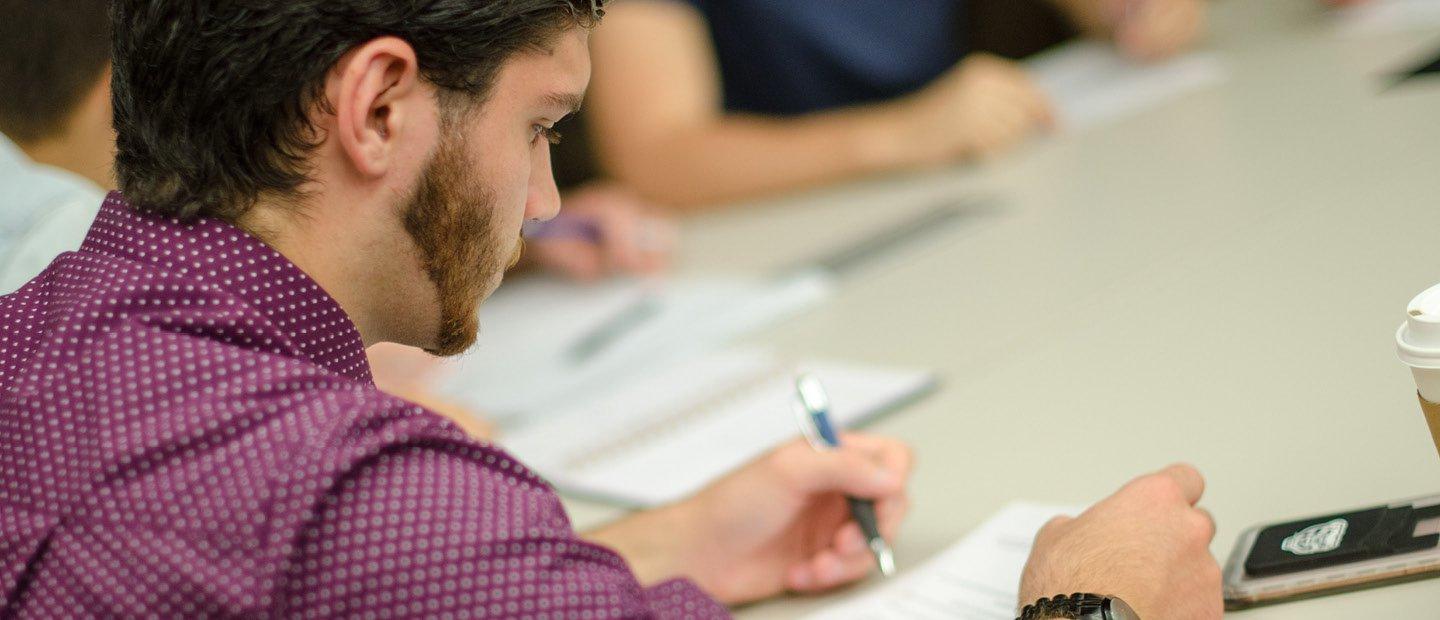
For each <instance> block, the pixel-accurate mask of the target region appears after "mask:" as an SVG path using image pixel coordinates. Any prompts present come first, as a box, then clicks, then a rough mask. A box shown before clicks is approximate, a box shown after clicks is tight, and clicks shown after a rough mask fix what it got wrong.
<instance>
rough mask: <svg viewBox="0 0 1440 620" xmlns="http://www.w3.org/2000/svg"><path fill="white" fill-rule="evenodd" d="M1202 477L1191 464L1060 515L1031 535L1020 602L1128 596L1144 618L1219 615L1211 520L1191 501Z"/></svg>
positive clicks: (1200, 487)
mask: <svg viewBox="0 0 1440 620" xmlns="http://www.w3.org/2000/svg"><path fill="white" fill-rule="evenodd" d="M1204 490H1205V480H1204V478H1202V477H1201V476H1200V473H1199V472H1197V471H1195V469H1194V468H1192V467H1190V466H1188V465H1172V466H1170V467H1168V468H1166V469H1164V470H1162V471H1160V472H1158V473H1155V474H1151V475H1148V476H1144V477H1141V478H1138V479H1136V480H1134V481H1132V482H1131V483H1129V484H1127V485H1125V487H1124V488H1122V489H1120V491H1119V492H1118V493H1116V494H1115V495H1112V496H1110V497H1109V498H1107V499H1105V500H1104V501H1101V502H1100V503H1098V504H1096V505H1094V506H1093V507H1091V508H1090V509H1089V510H1087V511H1085V513H1084V514H1082V515H1080V516H1079V517H1078V518H1073V519H1072V518H1069V517H1057V518H1055V519H1054V520H1052V521H1050V523H1048V524H1046V525H1045V527H1044V529H1042V530H1040V533H1039V534H1038V535H1037V536H1036V537H1035V547H1034V549H1033V550H1032V551H1031V553H1030V561H1029V563H1027V564H1026V566H1025V574H1024V576H1023V577H1022V579H1021V581H1020V605H1021V606H1022V607H1023V606H1024V605H1028V604H1031V603H1034V602H1035V601H1036V600H1037V599H1039V598H1042V597H1049V596H1053V595H1056V594H1068V593H1071V592H1092V593H1095V594H1101V595H1108V596H1118V597H1120V598H1122V599H1125V602H1127V603H1129V604H1130V606H1131V607H1133V608H1134V609H1135V611H1136V612H1137V613H1139V614H1140V617H1141V618H1175V619H1177V620H1192V619H1210V618H1219V617H1220V615H1221V612H1222V611H1223V608H1224V603H1223V601H1222V598H1221V588H1220V566H1219V565H1218V564H1217V563H1216V562H1215V558H1214V557H1213V556H1211V555H1210V540H1211V539H1212V538H1213V537H1214V536H1215V523H1214V521H1212V520H1211V518H1210V514H1209V513H1208V512H1206V511H1205V510H1204V509H1202V508H1197V507H1196V506H1195V503H1196V502H1198V501H1200V495H1201V493H1203V492H1204Z"/></svg>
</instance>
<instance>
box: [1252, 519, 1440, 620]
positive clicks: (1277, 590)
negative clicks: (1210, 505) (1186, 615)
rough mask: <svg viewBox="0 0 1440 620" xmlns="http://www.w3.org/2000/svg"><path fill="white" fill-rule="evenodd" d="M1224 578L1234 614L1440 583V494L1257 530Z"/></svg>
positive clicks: (1259, 526) (1263, 527) (1271, 525)
mask: <svg viewBox="0 0 1440 620" xmlns="http://www.w3.org/2000/svg"><path fill="white" fill-rule="evenodd" d="M1224 576H1225V608H1226V609H1230V610H1236V609H1245V608H1248V607H1256V606H1259V605H1269V604H1273V603H1281V602H1285V601H1292V600H1297V599H1302V598H1311V597H1316V596H1324V595H1326V594H1336V593H1339V592H1349V591H1352V590H1361V589H1365V588H1373V587H1376V586H1381V585H1385V584H1390V583H1398V582H1402V581H1413V580H1417V579H1425V578H1429V577H1440V495H1435V496H1430V497H1422V498H1417V499H1411V500H1403V501H1398V502H1393V503H1390V504H1386V505H1384V506H1371V507H1368V508H1359V509H1355V510H1349V511H1345V512H1340V513H1334V514H1328V515H1320V516H1316V517H1310V518H1306V519H1295V520H1292V521H1286V522H1284V523H1274V524H1267V525H1257V526H1255V527H1252V528H1250V529H1248V530H1245V531H1244V532H1243V533H1241V535H1240V539H1239V540H1238V541H1237V542H1236V544H1235V550H1234V551H1233V552H1231V554H1230V559H1229V560H1227V561H1226V563H1225V571H1224Z"/></svg>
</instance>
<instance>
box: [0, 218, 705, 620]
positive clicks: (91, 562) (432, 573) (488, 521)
mask: <svg viewBox="0 0 1440 620" xmlns="http://www.w3.org/2000/svg"><path fill="white" fill-rule="evenodd" d="M0 323H3V325H0V595H3V597H4V598H3V600H0V617H46V618H49V617H116V616H127V617H133V616H154V617H199V616H236V615H245V616H253V617H260V618H267V617H268V618H280V617H285V618H291V617H296V618H312V617H313V618H322V617H427V618H429V617H434V618H482V617H483V618H515V617H524V618H622V617H623V618H631V617H717V616H724V615H725V610H724V608H723V607H721V606H719V605H718V604H717V603H715V602H714V601H712V600H711V599H709V598H708V597H706V596H705V594H704V593H702V592H701V591H700V590H698V589H697V588H696V587H695V586H694V585H692V584H690V583H688V582H684V581H672V582H667V583H664V584H660V585H657V586H654V587H651V588H643V587H641V585H640V584H639V583H637V582H636V580H635V578H634V576H633V575H632V574H631V572H630V570H629V569H628V567H627V566H626V564H625V562H624V560H622V559H621V558H620V557H619V556H618V555H616V554H615V553H614V552H612V551H610V550H608V549H605V548H603V547H599V546H596V545H593V544H590V543H587V542H585V541H584V540H582V539H580V538H579V537H578V536H577V535H576V534H575V532H574V530H573V529H571V527H570V523H569V521H568V519H567V518H566V516H565V513H564V511H563V509H562V508H561V505H560V503H559V501H558V500H557V499H556V497H555V495H554V494H553V493H552V492H551V490H550V488H549V487H548V486H547V485H546V484H545V483H544V481H542V480H540V479H539V478H537V477H536V476H535V474H533V473H531V472H530V471H529V470H528V469H526V468H525V467H524V466H523V465H521V464H520V463H518V462H516V461H515V460H514V459H513V458H511V457H510V456H509V455H508V454H506V453H505V452H504V451H502V450H500V449H498V448H496V447H494V446H489V445H485V444H481V443H477V442H475V441H472V440H470V439H468V438H467V437H466V436H465V435H464V434H463V433H462V432H461V431H460V430H459V429H457V428H456V427H455V426H454V425H452V424H450V423H449V422H447V421H445V420H444V419H442V418H440V417H439V416H436V415H434V414H432V413H429V412H427V411H425V410H423V409H421V408H419V407H417V406H415V405H413V404H410V403H408V402H405V401H402V400H399V399H396V398H392V397H390V396H386V395H385V394H382V393H380V392H379V391H377V390H376V389H375V386H374V384H373V383H372V382H371V380H370V369H369V367H368V366H367V363H366V359H365V352H364V350H363V348H362V344H361V341H360V337H359V333H358V332H357V331H356V329H355V326H354V325H353V324H352V323H351V322H350V320H349V319H348V318H347V317H346V316H345V314H344V312H342V311H341V309H340V307H339V306H338V305H337V304H336V303H335V301H334V300H333V299H331V298H330V297H329V296H328V295H326V294H325V292H324V291H323V290H321V289H320V287H319V286H318V285H317V284H316V283H315V282H314V281H313V280H311V279H310V278H309V277H307V276H306V275H305V274H304V273H303V272H301V271H300V269H299V268H297V267H296V266H295V265H293V264H291V263H290V262H289V261H287V260H286V259H285V258H284V257H283V256H281V255H280V254H279V253H277V252H275V251H274V250H272V249H271V248H269V247H268V246H266V245H264V244H263V243H260V242H259V241H258V240H256V239H254V238H252V237H250V236H248V235H246V234H245V233H244V232H242V231H240V230H239V229H237V228H235V227H233V226H230V225H227V224H225V223H222V222H219V221H215V220H203V219H202V220H200V221H198V222H195V223H192V224H182V223H179V222H177V221H173V220H165V219H160V218H154V217H149V216H142V215H139V214H137V213H136V212H134V211H132V210H131V209H130V207H129V206H128V205H127V204H126V203H125V202H124V200H123V199H122V198H120V197H119V196H118V195H111V196H110V197H109V198H107V199H106V201H105V204H104V206H103V208H102V210H101V212H100V215H99V216H98V218H97V219H96V220H95V223H94V225H93V226H92V227H91V230H90V233H89V236H88V237H87V238H86V240H85V243H84V245H83V246H82V247H81V249H80V250H79V251H78V252H71V253H67V254H64V255H62V256H60V257H59V258H57V259H56V260H55V262H54V263H52V264H51V265H50V267H49V268H48V269H46V271H45V272H44V273H42V274H41V275H40V276H39V277H37V278H35V279H34V280H32V281H31V282H30V283H29V284H27V285H25V286H24V287H23V288H22V289H20V290H19V291H17V292H15V293H14V294H11V295H7V296H5V297H3V298H0Z"/></svg>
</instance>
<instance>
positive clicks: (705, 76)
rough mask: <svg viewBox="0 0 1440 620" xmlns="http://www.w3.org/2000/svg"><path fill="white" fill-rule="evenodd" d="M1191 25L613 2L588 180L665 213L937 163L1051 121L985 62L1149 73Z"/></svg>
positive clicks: (938, 1)
mask: <svg viewBox="0 0 1440 620" xmlns="http://www.w3.org/2000/svg"><path fill="white" fill-rule="evenodd" d="M1205 15H1206V7H1205V3H1204V1H1203V0H1049V1H1046V0H969V1H960V0H904V1H896V0H852V1H850V2H843V3H837V2H828V1H825V0H796V1H791V2H771V1H769V0H724V1H720V0H628V1H625V2H619V3H617V4H616V6H615V7H614V8H613V10H612V16H611V17H610V19H609V20H608V23H607V24H605V26H603V27H602V28H599V29H598V30H597V31H596V33H595V37H594V41H593V42H592V46H593V50H592V52H593V54H594V57H595V67H596V68H595V82H594V86H593V88H592V93H591V100H590V102H589V104H588V105H589V107H588V110H587V115H586V122H587V125H588V129H589V133H590V139H591V140H592V142H593V146H594V149H593V150H594V153H595V155H596V157H597V158H598V160H599V165H600V167H601V168H602V169H603V170H604V171H605V172H608V173H610V174H613V175H614V177H615V178H617V179H618V180H619V181H621V182H623V183H625V184H626V185H627V186H629V187H632V188H634V189H635V191H637V192H638V193H639V194H640V195H641V196H643V197H645V198H648V199H651V200H655V201H657V202H660V203H665V204H671V205H677V206H696V205H709V204H714V203H719V202H725V201H732V200H739V199H746V198H753V197H759V196H764V195H767V194H773V193H777V192H783V191H787V190H796V189H803V188H806V187H811V186H816V185H820V184H824V183H829V182H835V181H840V180H844V179H849V178H853V177H858V176H862V175H867V174H873V173H880V172H886V171H895V170H906V169H917V168H925V167H932V166H939V165H944V164H947V163H951V162H955V161H960V160H966V159H974V158H981V157H986V156H990V155H993V154H996V153H1000V152H1002V151H1004V150H1006V149H1007V148H1009V147H1012V146H1014V145H1015V144H1017V143H1018V142H1020V141H1021V140H1023V139H1025V138H1026V137H1027V136H1029V135H1031V134H1033V133H1035V132H1037V131H1041V130H1044V129H1045V128H1047V127H1048V126H1050V125H1051V123H1052V115H1051V107H1050V102H1049V101H1047V100H1046V97H1045V95H1044V94H1042V93H1041V92H1040V91H1039V90H1038V89H1037V88H1036V86H1035V85H1034V84H1033V83H1032V82H1031V80H1030V78H1029V77H1028V76H1027V75H1026V72H1025V70H1024V68H1023V67H1022V66H1021V65H1019V64H1016V63H1015V62H1013V61H1011V60H1008V59H1006V58H1003V57H1002V56H1001V55H999V54H1004V55H1006V56H1011V57H1019V56H1023V55H1025V54H1028V53H1032V52H1034V51H1038V50H1039V49H1043V48H1044V47H1045V46H1047V45H1051V44H1054V43H1057V42H1059V41H1061V40H1064V39H1066V38H1069V37H1073V36H1077V35H1079V36H1087V37H1092V38H1098V39H1104V40H1107V41H1111V42H1113V43H1114V45H1115V46H1116V47H1117V48H1118V49H1119V50H1120V51H1121V52H1122V53H1124V54H1125V55H1127V56H1130V57H1132V58H1135V59H1136V60H1138V61H1150V60H1155V59H1160V58H1165V57H1168V56H1170V55H1173V54H1176V53H1177V52H1180V51H1182V50H1184V49H1185V48H1187V47H1189V46H1190V45H1192V44H1193V43H1194V42H1195V41H1196V40H1197V39H1198V38H1199V37H1200V36H1201V35H1202V33H1203V31H1204V24H1205ZM987 50H989V51H994V52H997V53H996V54H992V53H990V52H989V51H987Z"/></svg>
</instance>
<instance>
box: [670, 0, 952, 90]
mask: <svg viewBox="0 0 1440 620" xmlns="http://www.w3.org/2000/svg"><path fill="white" fill-rule="evenodd" d="M684 1H685V2H687V3H689V4H690V5H691V6H693V7H695V8H696V9H698V10H699V11H700V12H701V13H702V14H703V15H704V16H705V19H706V21H708V22H709V27H710V35H711V37H712V39H713V40H714V46H715V52H716V56H717V58H718V60H719V63H720V72H721V75H722V79H723V81H724V88H725V108H726V110H728V111H731V112H752V113H759V114H773V115H791V114H804V113H806V112H814V111H817V110H825V109H830V108H837V107H843V106H849V105H856V104H863V103H869V102H873V101H880V100H885V99H892V98H894V97H897V96H899V95H903V94H906V93H910V92H914V91H915V90H918V89H919V88H921V87H923V86H924V85H926V84H928V83H929V82H931V81H932V80H934V79H935V78H936V77H939V76H940V74H942V73H944V72H945V71H946V70H947V69H949V68H951V67H952V66H954V65H955V63H956V62H958V61H959V60H960V57H961V56H962V55H963V53H964V46H963V45H962V41H961V40H960V38H961V37H960V35H959V33H960V32H962V29H961V20H962V19H963V14H962V11H961V9H962V1H961V0H684Z"/></svg>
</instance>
